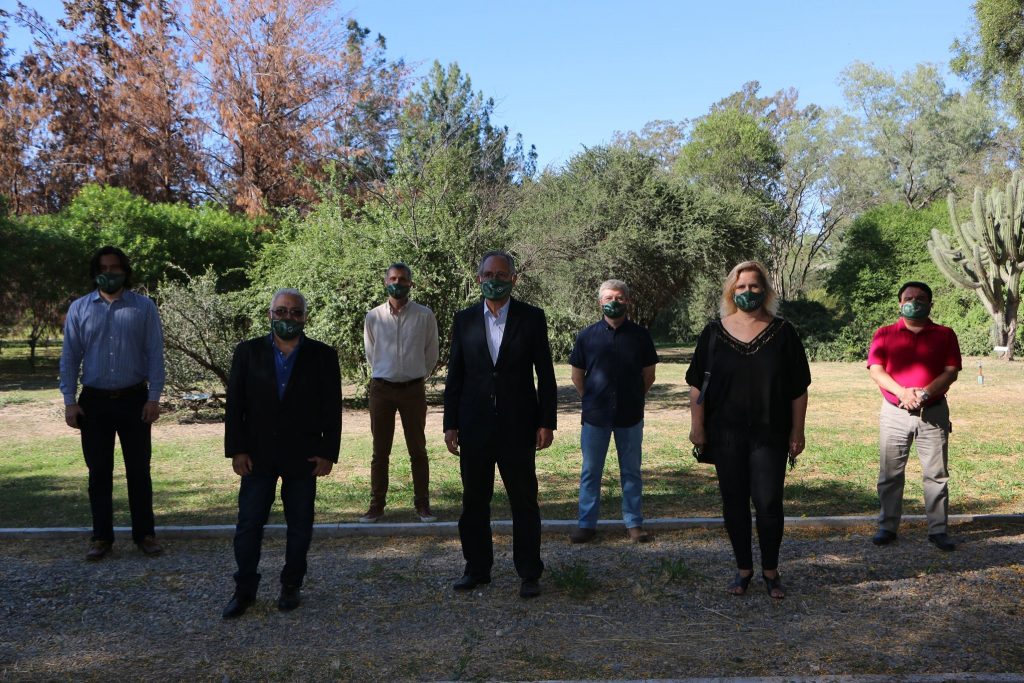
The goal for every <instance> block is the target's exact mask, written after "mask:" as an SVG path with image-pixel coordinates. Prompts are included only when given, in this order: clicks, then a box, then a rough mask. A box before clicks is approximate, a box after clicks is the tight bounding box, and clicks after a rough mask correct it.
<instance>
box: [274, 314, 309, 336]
mask: <svg viewBox="0 0 1024 683" xmlns="http://www.w3.org/2000/svg"><path fill="white" fill-rule="evenodd" d="M304 326H305V323H304V322H300V321H298V320H290V319H283V320H271V321H270V329H272V330H273V331H274V334H276V335H277V336H278V337H280V338H281V339H284V340H285V341H289V340H292V339H295V338H296V337H298V336H299V335H300V334H301V333H302V328H303V327H304Z"/></svg>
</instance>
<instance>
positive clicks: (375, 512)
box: [359, 503, 384, 524]
mask: <svg viewBox="0 0 1024 683" xmlns="http://www.w3.org/2000/svg"><path fill="white" fill-rule="evenodd" d="M383 516H384V506H383V505H378V504H377V503H370V509H369V510H367V511H366V514H365V515H363V516H362V517H360V518H359V523H360V524H373V523H374V522H376V521H379V520H380V518H381V517H383Z"/></svg>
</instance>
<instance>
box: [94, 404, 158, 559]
mask: <svg viewBox="0 0 1024 683" xmlns="http://www.w3.org/2000/svg"><path fill="white" fill-rule="evenodd" d="M146 398H147V393H146V387H145V386H144V385H143V386H140V387H138V388H133V389H131V390H128V391H125V392H121V393H116V394H113V393H111V392H105V391H99V390H95V389H90V388H89V387H85V388H84V389H82V395H81V396H80V397H79V399H78V405H79V406H81V408H82V411H83V412H84V413H85V415H82V416H80V417H79V419H78V425H79V427H80V431H81V434H82V453H83V454H84V455H85V464H86V466H87V467H88V468H89V508H90V509H91V510H92V539H93V540H94V541H109V542H111V543H113V542H114V503H113V495H114V435H115V434H116V435H117V438H118V439H119V440H120V442H121V453H122V454H123V456H124V472H125V479H126V480H127V482H128V508H129V509H130V510H131V514H132V540H133V541H135V542H136V543H139V542H141V541H142V539H143V538H144V537H145V536H152V535H153V529H154V524H155V522H154V519H153V481H152V479H151V478H150V474H149V462H150V458H151V457H152V453H153V447H152V442H151V440H150V425H148V424H146V423H145V422H143V421H142V407H143V406H144V405H145V403H146Z"/></svg>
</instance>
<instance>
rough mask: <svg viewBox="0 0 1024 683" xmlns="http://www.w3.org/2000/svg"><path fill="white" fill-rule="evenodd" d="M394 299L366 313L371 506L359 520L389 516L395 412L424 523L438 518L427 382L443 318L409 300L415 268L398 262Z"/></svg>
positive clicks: (391, 288) (388, 277)
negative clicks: (429, 447)
mask: <svg viewBox="0 0 1024 683" xmlns="http://www.w3.org/2000/svg"><path fill="white" fill-rule="evenodd" d="M384 287H385V289H386V290H387V293H388V299H387V301H385V302H384V303H383V304H381V305H380V306H377V307H376V308H374V309H373V310H371V311H370V312H369V313H367V314H366V321H365V322H364V324H363V343H364V345H365V347H366V361H367V362H368V363H369V364H370V370H371V373H372V374H371V376H372V379H371V380H370V389H369V398H370V431H371V432H372V433H373V461H372V462H371V464H370V496H371V497H370V509H369V510H367V511H366V514H365V515H363V516H362V517H360V519H359V521H360V522H363V523H364V524H369V523H372V522H376V521H378V520H379V519H380V518H381V517H383V516H384V506H385V505H386V504H387V500H386V499H387V493H388V463H389V459H390V457H391V445H392V443H393V441H394V436H395V413H396V412H397V413H398V414H399V415H401V416H402V431H403V432H405V445H406V448H407V449H408V450H409V460H410V463H411V469H412V485H413V503H414V505H415V506H416V514H417V515H418V516H419V518H420V521H422V522H433V521H435V520H436V519H437V518H436V517H434V515H433V514H431V512H430V493H429V486H430V465H429V463H428V461H427V440H426V436H425V434H424V429H425V427H426V422H427V396H426V390H425V388H424V380H425V379H426V378H427V377H429V376H430V375H431V373H433V372H434V366H435V365H437V353H438V351H437V319H436V318H435V317H434V312H433V311H431V310H430V309H429V308H427V307H426V306H422V305H420V304H418V303H416V302H415V301H410V300H409V291H410V290H411V289H412V287H413V282H412V270H410V269H409V266H407V265H406V264H404V263H394V264H392V265H391V266H390V267H389V268H388V270H387V273H386V274H385V276H384Z"/></svg>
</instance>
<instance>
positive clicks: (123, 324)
mask: <svg viewBox="0 0 1024 683" xmlns="http://www.w3.org/2000/svg"><path fill="white" fill-rule="evenodd" d="M79 368H81V371H82V384H83V386H87V387H93V388H95V389H107V390H114V389H125V388H127V387H131V386H135V385H136V384H139V383H140V382H143V381H148V382H149V400H150V401H159V400H160V394H161V393H163V390H164V333H163V329H162V328H161V327H160V315H159V313H157V310H156V304H154V303H153V300H152V299H150V298H149V297H146V296H142V295H141V294H136V293H135V292H133V291H131V290H127V289H126V290H124V291H123V292H122V294H121V296H120V297H118V298H117V299H115V300H114V301H113V302H107V300H106V299H104V298H103V297H102V296H100V292H99V290H98V289H97V290H95V291H93V292H91V293H89V294H86V295H85V296H83V297H82V298H80V299H76V300H75V301H74V302H72V304H71V307H70V308H69V309H68V315H67V318H66V319H65V321H64V347H63V349H62V350H61V354H60V393H62V394H63V395H64V405H72V404H74V403H76V402H77V401H76V398H75V394H76V392H77V388H78V371H79Z"/></svg>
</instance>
